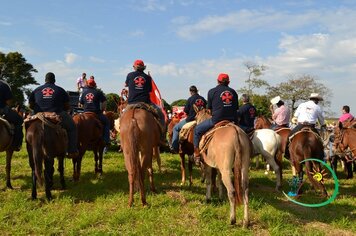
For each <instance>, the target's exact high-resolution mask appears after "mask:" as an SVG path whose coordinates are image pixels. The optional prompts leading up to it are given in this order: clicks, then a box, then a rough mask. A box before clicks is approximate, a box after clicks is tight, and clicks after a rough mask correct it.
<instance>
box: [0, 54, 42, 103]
mask: <svg viewBox="0 0 356 236" xmlns="http://www.w3.org/2000/svg"><path fill="white" fill-rule="evenodd" d="M32 73H37V70H36V69H35V68H33V66H32V65H31V64H30V63H27V61H26V59H25V58H24V57H23V56H22V54H21V53H18V52H10V53H8V54H4V53H2V52H0V79H2V80H4V81H6V82H7V83H8V84H9V85H10V87H11V90H12V93H13V95H14V101H15V102H16V103H17V104H19V105H23V104H24V101H25V97H24V94H26V95H29V94H30V93H31V90H30V89H29V88H27V87H26V86H28V85H36V84H38V83H37V81H36V80H35V78H34V77H33V76H32Z"/></svg>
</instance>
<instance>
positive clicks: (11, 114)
mask: <svg viewBox="0 0 356 236" xmlns="http://www.w3.org/2000/svg"><path fill="white" fill-rule="evenodd" d="M12 99H13V95H12V92H11V88H10V86H9V85H8V84H7V83H6V82H4V81H2V80H0V116H4V119H5V120H7V121H8V122H9V123H10V124H13V125H14V135H13V140H12V145H11V146H12V148H13V149H14V151H20V149H21V145H22V139H23V132H22V124H23V119H22V117H21V116H20V115H19V114H18V113H17V112H15V111H13V110H12V109H11V108H10V107H9V106H10V104H11V102H12Z"/></svg>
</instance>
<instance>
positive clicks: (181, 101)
mask: <svg viewBox="0 0 356 236" xmlns="http://www.w3.org/2000/svg"><path fill="white" fill-rule="evenodd" d="M186 103H187V99H179V100H176V101H174V102H172V104H171V106H172V107H173V106H185V104H186Z"/></svg>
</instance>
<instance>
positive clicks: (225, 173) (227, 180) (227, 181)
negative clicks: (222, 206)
mask: <svg viewBox="0 0 356 236" xmlns="http://www.w3.org/2000/svg"><path fill="white" fill-rule="evenodd" d="M220 173H221V177H222V181H223V183H224V185H225V187H226V189H227V196H228V198H229V202H230V224H232V225H233V224H235V223H236V198H235V194H236V192H235V188H234V186H233V184H232V181H231V170H220Z"/></svg>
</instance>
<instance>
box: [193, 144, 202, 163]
mask: <svg viewBox="0 0 356 236" xmlns="http://www.w3.org/2000/svg"><path fill="white" fill-rule="evenodd" d="M200 161H201V160H200V150H199V148H194V162H195V164H196V165H197V166H200Z"/></svg>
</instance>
